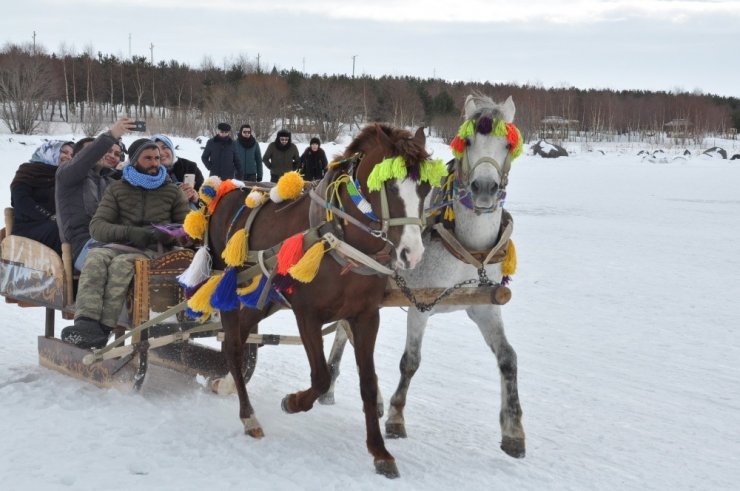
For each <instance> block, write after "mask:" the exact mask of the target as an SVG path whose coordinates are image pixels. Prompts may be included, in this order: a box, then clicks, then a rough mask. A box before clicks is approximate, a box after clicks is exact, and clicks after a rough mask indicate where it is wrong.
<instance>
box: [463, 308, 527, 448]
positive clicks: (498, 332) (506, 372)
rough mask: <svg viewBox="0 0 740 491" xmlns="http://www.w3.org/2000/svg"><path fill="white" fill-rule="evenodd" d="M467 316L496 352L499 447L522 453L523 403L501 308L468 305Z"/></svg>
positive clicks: (523, 446)
mask: <svg viewBox="0 0 740 491" xmlns="http://www.w3.org/2000/svg"><path fill="white" fill-rule="evenodd" d="M467 313H468V316H469V317H470V318H471V319H472V320H473V321H474V322H475V323H476V324H477V325H478V328H479V329H480V332H481V334H483V338H484V339H485V341H486V344H488V346H489V347H490V348H491V350H492V351H493V353H494V354H495V355H496V360H497V362H498V369H499V372H500V375H501V412H500V414H499V423H500V424H501V450H503V451H504V452H506V453H507V454H509V455H511V456H512V457H516V458H521V457H524V454H525V445H524V428H523V427H522V407H521V405H520V404H519V389H518V386H517V364H516V352H515V351H514V348H512V347H511V345H510V344H509V342H508V341H507V340H506V335H505V334H504V321H503V319H502V318H501V308H500V307H498V306H492V305H475V306H471V307H469V308H468V309H467Z"/></svg>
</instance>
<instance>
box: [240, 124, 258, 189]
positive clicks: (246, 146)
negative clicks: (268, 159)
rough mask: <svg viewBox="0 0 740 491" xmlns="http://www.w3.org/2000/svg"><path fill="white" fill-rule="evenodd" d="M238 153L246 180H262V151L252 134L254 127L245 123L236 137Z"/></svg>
mask: <svg viewBox="0 0 740 491" xmlns="http://www.w3.org/2000/svg"><path fill="white" fill-rule="evenodd" d="M236 153H237V154H238V155H239V160H240V161H241V163H242V174H243V175H244V180H245V181H252V182H260V181H262V152H261V151H260V145H259V143H257V140H256V139H255V138H254V135H253V134H252V127H251V126H249V125H248V124H243V125H242V127H241V128H239V135H238V136H237V138H236Z"/></svg>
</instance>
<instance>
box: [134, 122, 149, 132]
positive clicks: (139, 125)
mask: <svg viewBox="0 0 740 491" xmlns="http://www.w3.org/2000/svg"><path fill="white" fill-rule="evenodd" d="M131 131H146V121H134V127H133V128H132V129H131Z"/></svg>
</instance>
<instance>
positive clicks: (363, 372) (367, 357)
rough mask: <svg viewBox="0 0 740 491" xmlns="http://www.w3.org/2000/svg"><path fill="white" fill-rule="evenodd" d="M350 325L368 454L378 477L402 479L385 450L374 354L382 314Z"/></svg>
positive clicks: (369, 314) (359, 318)
mask: <svg viewBox="0 0 740 491" xmlns="http://www.w3.org/2000/svg"><path fill="white" fill-rule="evenodd" d="M349 323H350V326H351V328H352V337H353V338H354V347H355V361H356V362H357V370H358V372H359V375H360V394H361V395H362V407H363V411H364V412H365V427H366V430H367V450H368V451H369V452H370V454H371V455H372V456H373V463H374V464H375V470H376V472H378V474H383V475H384V476H386V477H390V478H395V477H399V473H398V467H397V466H396V460H395V459H394V458H393V456H392V455H391V454H390V452H388V450H387V449H386V448H385V442H384V441H383V435H382V434H381V432H380V420H379V418H378V413H377V401H378V377H377V375H376V373H375V360H374V353H375V340H376V338H377V335H378V325H379V324H380V313H379V311H378V310H377V309H374V310H372V311H370V312H365V313H363V314H362V315H360V316H357V317H355V318H354V319H349Z"/></svg>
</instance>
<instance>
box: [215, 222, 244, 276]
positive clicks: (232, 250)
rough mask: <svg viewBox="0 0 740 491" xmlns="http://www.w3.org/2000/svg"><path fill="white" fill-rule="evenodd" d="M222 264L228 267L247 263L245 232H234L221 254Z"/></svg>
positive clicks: (240, 230)
mask: <svg viewBox="0 0 740 491" xmlns="http://www.w3.org/2000/svg"><path fill="white" fill-rule="evenodd" d="M221 257H222V258H223V260H224V262H225V263H226V264H228V265H229V266H235V267H236V266H242V265H243V264H244V263H245V262H246V261H247V231H246V230H244V229H243V228H242V229H239V230H237V231H236V232H234V235H232V236H231V238H230V239H229V241H228V242H227V243H226V247H225V248H224V250H223V252H222V253H221Z"/></svg>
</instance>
